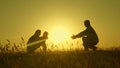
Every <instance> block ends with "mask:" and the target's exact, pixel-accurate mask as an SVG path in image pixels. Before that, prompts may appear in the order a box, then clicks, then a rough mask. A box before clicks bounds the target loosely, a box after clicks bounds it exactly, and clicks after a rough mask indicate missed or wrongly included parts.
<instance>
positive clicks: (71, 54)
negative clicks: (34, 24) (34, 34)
mask: <svg viewBox="0 0 120 68" xmlns="http://www.w3.org/2000/svg"><path fill="white" fill-rule="evenodd" d="M21 40H22V42H21V43H20V44H18V45H17V44H15V43H14V44H11V43H10V40H7V43H6V45H4V47H1V48H0V49H1V51H0V68H120V48H111V49H109V50H97V51H83V50H71V51H50V50H49V51H46V52H35V53H27V52H26V49H25V48H26V45H25V41H24V39H23V38H21ZM0 46H3V45H2V44H0Z"/></svg>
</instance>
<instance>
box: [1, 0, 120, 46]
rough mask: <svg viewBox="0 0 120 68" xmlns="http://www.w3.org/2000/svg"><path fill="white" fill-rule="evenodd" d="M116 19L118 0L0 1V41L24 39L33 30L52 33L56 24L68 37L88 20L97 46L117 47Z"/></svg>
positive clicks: (119, 40)
mask: <svg viewBox="0 0 120 68" xmlns="http://www.w3.org/2000/svg"><path fill="white" fill-rule="evenodd" d="M119 18H120V0H19V1H18V0H0V40H1V41H3V40H5V39H10V40H16V39H19V38H20V37H24V38H25V39H26V41H27V39H28V38H29V37H30V36H31V35H33V34H34V32H35V30H36V29H41V30H42V32H44V31H48V32H49V33H51V32H54V31H53V30H55V29H57V28H58V27H61V28H64V29H65V30H66V32H69V36H71V35H72V34H77V33H79V32H81V31H83V30H84V29H85V27H84V24H83V23H84V20H86V19H89V20H90V21H91V25H92V26H93V28H94V29H95V30H96V32H97V34H98V36H99V39H100V42H99V44H98V45H99V47H111V46H120V36H119V35H120V30H119V29H120V22H119ZM64 29H63V30H64Z"/></svg>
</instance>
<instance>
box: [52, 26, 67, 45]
mask: <svg viewBox="0 0 120 68" xmlns="http://www.w3.org/2000/svg"><path fill="white" fill-rule="evenodd" d="M50 36H51V41H52V42H53V43H55V44H56V43H60V42H63V41H65V40H67V39H68V38H69V31H68V30H67V29H65V28H63V27H57V28H54V29H53V30H52V31H51V34H50Z"/></svg>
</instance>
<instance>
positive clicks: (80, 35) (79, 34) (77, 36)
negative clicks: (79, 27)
mask: <svg viewBox="0 0 120 68" xmlns="http://www.w3.org/2000/svg"><path fill="white" fill-rule="evenodd" d="M85 34H86V30H85V31H82V32H80V33H78V34H77V35H73V36H72V37H71V38H72V39H76V38H80V37H83V36H85Z"/></svg>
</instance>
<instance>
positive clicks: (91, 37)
mask: <svg viewBox="0 0 120 68" xmlns="http://www.w3.org/2000/svg"><path fill="white" fill-rule="evenodd" d="M84 25H85V27H86V29H85V30H84V31H82V32H80V33H78V34H77V35H73V36H72V37H71V38H72V39H76V38H81V37H82V41H83V46H84V49H85V51H87V50H88V49H89V48H91V49H93V50H96V49H97V47H96V46H95V45H97V43H98V42H99V39H98V36H97V34H96V32H95V30H94V29H93V28H92V26H91V25H90V21H89V20H85V21H84Z"/></svg>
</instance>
